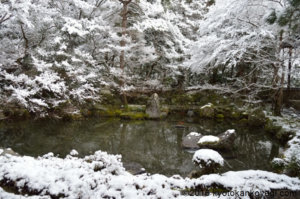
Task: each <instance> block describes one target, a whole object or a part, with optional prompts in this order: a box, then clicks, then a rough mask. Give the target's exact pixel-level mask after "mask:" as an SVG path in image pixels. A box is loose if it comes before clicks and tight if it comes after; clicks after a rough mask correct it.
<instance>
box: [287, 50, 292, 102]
mask: <svg viewBox="0 0 300 199" xmlns="http://www.w3.org/2000/svg"><path fill="white" fill-rule="evenodd" d="M291 71H292V48H290V49H289V65H288V82H287V100H289V98H290V91H291Z"/></svg>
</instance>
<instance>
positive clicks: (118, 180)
mask: <svg viewBox="0 0 300 199" xmlns="http://www.w3.org/2000/svg"><path fill="white" fill-rule="evenodd" d="M0 155H1V154H0ZM0 164H1V167H0V182H1V183H3V184H5V183H8V184H9V183H12V184H13V185H14V186H15V187H16V188H17V189H18V190H19V191H20V192H22V191H23V193H28V194H30V195H31V196H20V195H16V194H12V193H8V192H6V191H5V190H3V189H2V188H0V197H1V198H7V199H9V198H22V199H23V198H27V197H28V198H35V197H37V198H50V197H52V198H54V197H58V196H59V197H60V198H83V199H84V198H189V196H187V194H188V190H193V189H196V188H197V187H198V188H199V187H202V188H204V189H205V187H208V188H209V187H210V186H215V185H218V186H220V187H224V188H225V189H228V190H232V191H234V192H235V193H241V191H244V192H245V191H249V192H250V193H251V192H255V191H256V192H258V193H261V194H263V193H265V191H270V190H271V189H273V190H274V189H289V190H299V187H300V180H299V179H297V178H291V177H288V176H286V175H279V174H274V173H271V172H266V171H259V170H257V171H254V170H248V171H238V172H233V171H231V172H227V173H224V174H211V175H204V176H201V177H200V178H197V179H189V178H186V179H184V178H182V177H180V176H178V175H175V176H172V177H166V176H163V175H159V174H155V175H149V174H143V175H137V176H134V175H132V174H130V173H128V172H127V171H125V169H124V167H123V166H122V163H121V156H119V155H109V154H107V153H106V152H101V151H97V152H95V153H94V154H93V155H90V156H86V157H84V158H77V157H73V156H71V155H68V156H67V157H65V158H59V157H55V156H54V155H53V153H48V154H46V155H44V156H42V157H38V158H37V159H35V158H33V157H28V156H23V157H20V156H19V157H18V156H11V155H8V154H6V155H2V156H0ZM184 194H185V195H184ZM219 197H220V195H219V196H217V195H215V196H213V195H212V193H211V196H210V197H209V198H219ZM221 197H222V198H230V196H226V195H225V196H222V195H221ZM197 198H198V196H197ZM243 198H250V194H248V195H246V196H243Z"/></svg>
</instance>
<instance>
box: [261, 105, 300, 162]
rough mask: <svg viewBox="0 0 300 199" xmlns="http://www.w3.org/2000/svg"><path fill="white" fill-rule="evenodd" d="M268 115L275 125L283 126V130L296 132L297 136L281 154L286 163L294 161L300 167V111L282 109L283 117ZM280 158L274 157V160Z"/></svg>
mask: <svg viewBox="0 0 300 199" xmlns="http://www.w3.org/2000/svg"><path fill="white" fill-rule="evenodd" d="M267 116H268V118H270V119H271V120H272V121H273V123H274V124H275V125H277V126H281V127H282V130H283V131H287V132H293V133H294V134H295V136H293V137H292V138H291V139H290V140H289V141H288V144H287V148H286V149H285V150H284V152H283V154H281V155H282V160H283V161H284V162H285V163H286V164H288V163H290V162H291V161H294V162H295V163H296V164H297V165H298V166H299V167H300V112H298V111H296V110H294V109H293V108H290V109H284V110H283V111H282V117H276V116H271V115H267ZM278 160H279V158H276V159H274V161H278Z"/></svg>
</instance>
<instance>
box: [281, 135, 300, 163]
mask: <svg viewBox="0 0 300 199" xmlns="http://www.w3.org/2000/svg"><path fill="white" fill-rule="evenodd" d="M284 159H285V160H286V161H288V162H290V161H291V160H292V159H294V160H295V161H296V162H297V164H298V165H299V166H300V130H299V131H297V132H296V135H295V136H294V137H293V139H291V140H290V141H289V142H288V148H287V149H286V150H285V152H284Z"/></svg>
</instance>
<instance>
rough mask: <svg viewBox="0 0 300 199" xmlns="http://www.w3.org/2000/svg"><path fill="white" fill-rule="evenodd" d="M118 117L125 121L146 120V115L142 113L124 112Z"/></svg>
mask: <svg viewBox="0 0 300 199" xmlns="http://www.w3.org/2000/svg"><path fill="white" fill-rule="evenodd" d="M120 117H121V118H122V119H126V120H143V119H146V118H147V115H146V114H145V113H143V112H124V113H121V114H120Z"/></svg>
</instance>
